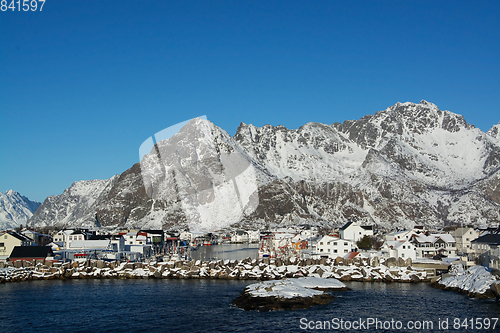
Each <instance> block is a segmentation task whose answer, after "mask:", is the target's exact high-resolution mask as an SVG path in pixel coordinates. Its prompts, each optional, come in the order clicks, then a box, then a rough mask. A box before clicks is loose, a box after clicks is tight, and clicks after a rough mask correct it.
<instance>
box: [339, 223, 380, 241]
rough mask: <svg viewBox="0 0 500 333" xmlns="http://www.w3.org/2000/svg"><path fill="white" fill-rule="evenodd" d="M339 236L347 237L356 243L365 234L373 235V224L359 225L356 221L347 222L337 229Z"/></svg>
mask: <svg viewBox="0 0 500 333" xmlns="http://www.w3.org/2000/svg"><path fill="white" fill-rule="evenodd" d="M339 235H340V238H342V239H347V240H350V241H353V242H354V243H356V242H357V241H359V240H360V239H361V238H363V237H364V236H365V235H366V236H373V226H360V225H358V224H357V223H356V222H353V221H351V222H347V223H346V224H345V225H344V226H343V227H342V228H340V230H339Z"/></svg>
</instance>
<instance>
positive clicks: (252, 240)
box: [247, 230, 260, 243]
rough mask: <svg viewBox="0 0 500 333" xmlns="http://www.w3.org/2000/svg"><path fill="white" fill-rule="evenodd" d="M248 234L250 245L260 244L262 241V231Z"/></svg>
mask: <svg viewBox="0 0 500 333" xmlns="http://www.w3.org/2000/svg"><path fill="white" fill-rule="evenodd" d="M247 233H248V241H249V242H250V243H258V242H259V241H260V231H259V230H256V231H247Z"/></svg>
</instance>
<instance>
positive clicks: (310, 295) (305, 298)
mask: <svg viewBox="0 0 500 333" xmlns="http://www.w3.org/2000/svg"><path fill="white" fill-rule="evenodd" d="M327 290H347V287H346V286H345V284H343V283H342V282H340V281H339V280H337V279H323V278H318V277H301V278H297V279H283V280H271V281H263V282H259V283H254V284H251V285H249V286H247V287H246V288H245V289H244V290H243V292H242V293H241V295H240V296H238V297H237V298H236V299H235V300H234V301H233V304H234V305H236V306H238V307H239V308H242V309H244V310H247V311H248V310H258V311H261V312H262V311H274V310H296V309H305V308H309V307H311V306H314V305H322V304H327V303H329V302H330V301H331V300H332V299H333V296H332V295H330V294H329V293H326V292H325V291H327Z"/></svg>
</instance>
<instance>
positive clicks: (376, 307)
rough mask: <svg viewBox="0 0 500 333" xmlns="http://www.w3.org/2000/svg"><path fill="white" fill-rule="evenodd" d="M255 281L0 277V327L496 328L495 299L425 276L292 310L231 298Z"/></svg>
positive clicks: (360, 288) (499, 326) (498, 308)
mask: <svg viewBox="0 0 500 333" xmlns="http://www.w3.org/2000/svg"><path fill="white" fill-rule="evenodd" d="M216 250H217V249H216V248H213V251H216ZM252 251H253V250H252ZM206 255H211V254H206ZM255 282H256V281H251V280H173V279H158V280H156V279H141V280H118V279H108V280H106V279H103V280H49V281H28V282H16V283H6V284H1V285H0V332H64V333H68V332H317V331H335V332H418V331H420V332H500V323H498V322H497V320H498V319H497V318H500V305H499V303H498V302H497V301H495V300H492V299H488V300H476V299H470V298H468V297H467V296H466V295H463V294H460V293H458V292H452V291H443V290H439V289H434V288H432V287H431V286H430V285H429V284H427V283H411V284H410V283H382V282H346V285H347V286H348V288H349V289H350V290H347V291H336V292H332V294H333V295H334V297H335V298H334V299H333V301H332V302H331V303H329V304H326V305H321V306H315V307H312V308H309V309H303V310H295V311H271V312H257V311H244V310H241V309H239V308H237V307H235V306H234V305H232V304H231V302H232V301H233V299H235V298H236V297H237V296H238V295H240V293H241V292H242V291H243V289H244V288H245V287H246V286H247V285H249V284H252V283H255ZM493 325H495V328H494V329H492V328H493ZM486 327H488V328H486Z"/></svg>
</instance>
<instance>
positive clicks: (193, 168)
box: [33, 101, 500, 231]
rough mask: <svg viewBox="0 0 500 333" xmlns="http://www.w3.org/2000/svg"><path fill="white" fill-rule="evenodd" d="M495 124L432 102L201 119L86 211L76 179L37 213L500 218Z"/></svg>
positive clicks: (199, 221)
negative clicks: (343, 114)
mask: <svg viewBox="0 0 500 333" xmlns="http://www.w3.org/2000/svg"><path fill="white" fill-rule="evenodd" d="M496 126H497V127H495V126H494V127H493V128H492V129H491V130H490V131H488V133H484V132H482V131H481V130H480V129H478V128H475V127H474V126H473V125H470V124H468V123H467V122H466V121H465V119H464V118H463V117H462V116H461V115H457V114H454V113H452V112H449V111H442V110H439V108H438V107H437V106H436V105H434V104H432V103H429V102H426V101H421V102H420V103H418V104H415V103H409V102H407V103H397V104H396V105H394V106H391V107H389V108H387V109H386V110H384V111H379V112H377V113H375V114H374V115H368V116H365V117H363V118H361V119H359V120H348V121H345V122H344V123H342V124H341V123H335V124H332V125H325V124H319V123H308V124H306V125H304V126H302V127H301V128H299V129H296V130H290V129H287V128H285V127H283V126H277V127H274V126H270V125H266V126H263V127H260V128H259V127H255V126H253V125H247V124H244V123H242V124H241V125H240V126H239V128H238V130H237V132H236V134H235V135H234V137H231V136H230V135H229V134H227V132H225V131H224V130H222V129H220V128H219V127H217V126H215V125H214V124H212V123H211V122H209V121H206V120H201V119H195V120H192V121H191V122H189V123H188V124H187V125H186V126H184V127H183V128H182V129H181V130H180V131H179V133H177V134H176V135H174V136H172V137H171V138H170V139H168V140H164V141H160V142H158V143H157V144H156V145H155V146H154V147H153V148H152V149H151V153H150V154H147V155H145V156H144V158H143V159H142V161H141V163H137V164H136V165H134V166H133V167H132V168H130V169H129V170H127V171H125V172H124V173H123V174H121V175H120V176H119V177H117V178H113V180H108V181H106V182H107V183H106V184H107V185H106V186H107V187H106V188H109V190H106V191H103V190H102V189H101V188H100V187H99V186H97V184H95V186H96V189H95V190H94V191H93V192H92V191H90V190H86V191H85V193H86V195H87V194H88V193H91V192H92V194H90V196H89V195H87V197H88V198H90V197H92V198H93V201H92V200H90V199H88V201H86V200H81V201H79V203H80V205H79V206H78V207H80V208H79V209H78V214H74V213H71V212H74V210H75V208H74V207H76V206H75V205H74V204H73V205H70V204H69V203H70V202H72V200H73V199H71V200H70V198H73V197H71V196H68V195H65V193H66V191H68V190H70V189H71V188H70V189H68V190H66V191H65V193H63V194H62V195H61V197H54V198H52V199H51V200H49V199H47V200H49V201H47V200H46V202H47V204H46V202H44V203H43V205H42V207H41V209H39V211H38V212H37V214H35V215H37V216H34V217H33V219H35V218H37V222H36V223H40V224H46V223H48V222H49V221H51V223H58V224H75V223H76V224H78V223H81V222H82V221H83V220H82V216H85V218H86V219H90V218H97V220H98V221H99V222H100V223H101V224H103V225H115V226H130V227H143V228H184V227H189V228H191V229H192V230H193V229H196V230H206V231H208V230H216V229H220V228H228V227H243V228H256V227H263V226H268V225H274V224H279V225H286V224H296V223H303V222H309V223H318V224H320V223H329V224H334V225H340V224H342V223H344V222H345V221H346V220H347V219H348V218H350V217H353V216H356V217H357V218H358V219H361V220H362V221H364V222H365V223H369V224H375V225H378V226H379V227H381V228H386V229H392V228H393V227H394V226H401V227H410V226H413V225H414V224H425V225H428V226H443V225H445V224H454V223H464V224H494V223H497V222H498V221H499V220H500V140H499V139H498V125H496ZM101 182H105V181H101ZM75 184H77V183H75ZM75 184H73V186H74V185H75ZM88 185H89V187H93V186H94V184H91V183H89V184H88ZM73 186H72V187H73ZM97 187H99V188H97ZM73 201H74V200H73ZM49 204H50V205H49ZM69 206H71V207H73V210H68V208H67V207H69ZM65 207H66V208H65ZM80 210H82V211H85V214H83V213H81V212H80ZM70 211H71V212H70ZM39 212H40V214H39ZM41 212H44V214H45V215H43V216H42V214H41ZM55 212H57V214H56V213H55Z"/></svg>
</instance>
